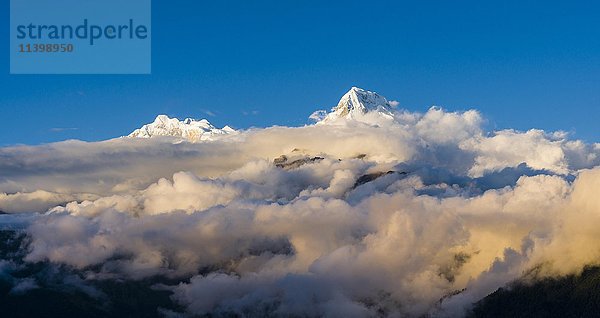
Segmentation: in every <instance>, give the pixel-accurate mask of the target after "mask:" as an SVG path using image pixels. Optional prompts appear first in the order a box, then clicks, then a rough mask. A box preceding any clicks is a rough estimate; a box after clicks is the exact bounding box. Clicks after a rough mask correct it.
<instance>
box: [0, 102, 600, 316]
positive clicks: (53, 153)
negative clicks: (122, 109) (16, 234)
mask: <svg viewBox="0 0 600 318" xmlns="http://www.w3.org/2000/svg"><path fill="white" fill-rule="evenodd" d="M375 115H376V114H374V115H370V114H366V117H369V116H372V118H371V117H370V118H367V119H368V120H363V121H356V120H347V121H338V122H332V123H326V124H323V123H317V124H315V125H309V126H304V127H270V128H266V129H251V130H248V131H243V132H240V133H239V134H236V135H233V136H230V137H227V138H223V139H219V140H215V141H206V142H201V143H191V142H187V141H182V140H179V139H173V138H168V137H161V138H149V139H143V140H141V139H130V138H118V139H114V140H108V141H104V142H97V143H86V142H80V141H66V142H61V143H55V144H48V145H43V146H18V147H9V148H0V158H1V160H0V192H2V193H1V194H0V210H1V211H3V212H4V213H9V214H18V213H28V214H26V215H28V218H27V219H26V220H27V221H26V226H25V230H24V231H25V233H26V234H27V235H28V237H29V239H30V242H29V246H28V250H27V253H26V256H24V259H25V261H27V262H50V263H51V264H62V265H66V266H70V267H72V268H74V269H77V270H81V272H82V273H85V274H84V275H83V277H84V279H85V280H98V279H124V280H140V279H144V278H147V277H155V276H162V277H168V278H169V279H172V280H173V281H177V282H178V283H174V284H165V285H162V286H161V287H160V288H165V289H167V290H169V291H171V292H172V299H173V300H174V301H176V302H177V303H179V304H181V305H182V306H183V308H185V311H184V312H182V313H179V314H182V315H185V314H193V315H202V314H208V313H211V314H215V315H219V314H224V315H226V314H237V315H242V316H248V317H261V316H265V315H275V316H277V315H281V316H286V315H298V316H309V317H320V316H328V317H368V316H382V315H383V316H390V317H399V316H409V317H412V316H422V315H433V316H458V315H463V314H465V312H466V310H468V309H469V306H470V305H471V304H472V303H473V302H475V301H477V300H479V299H481V298H482V297H485V296H486V295H487V294H489V293H491V292H493V291H494V290H496V289H497V288H498V287H501V286H504V285H506V284H507V283H509V282H511V281H513V280H515V279H519V278H522V277H523V276H524V275H526V274H527V273H530V272H531V271H532V270H535V271H536V275H540V276H548V275H551V276H554V275H562V274H568V273H574V272H577V271H579V270H581V269H582V267H583V266H584V265H587V264H594V263H597V262H598V260H600V251H597V250H595V249H593V248H591V247H593V246H597V245H598V243H600V233H599V232H598V231H597V230H596V229H595V226H594V225H595V224H598V222H599V221H600V199H599V197H598V196H597V189H598V188H600V167H598V166H600V144H586V143H584V142H582V141H578V140H571V139H570V138H569V136H568V135H567V134H565V133H562V132H557V133H547V132H544V131H541V130H529V131H526V132H519V131H515V130H501V131H492V132H488V131H485V130H484V129H483V128H482V125H483V123H484V119H483V118H482V116H481V114H480V113H479V112H477V111H475V110H470V111H466V112H448V111H445V110H443V109H441V108H439V107H432V108H431V109H429V110H428V111H427V112H425V113H412V112H408V111H403V110H398V111H395V112H394V114H393V118H388V117H385V118H379V117H377V116H375ZM282 155H283V156H282ZM31 213H34V214H31ZM9 217H11V218H13V219H14V215H3V216H0V218H4V219H6V218H9ZM7 223H10V222H7ZM21 283H22V286H21V287H18V288H17V287H15V288H16V289H15V290H20V291H22V292H26V290H27V288H34V286H35V281H23V282H21ZM173 314H175V313H173Z"/></svg>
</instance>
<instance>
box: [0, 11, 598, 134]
mask: <svg viewBox="0 0 600 318" xmlns="http://www.w3.org/2000/svg"><path fill="white" fill-rule="evenodd" d="M8 2H9V1H3V3H2V8H0V12H1V13H0V14H1V15H2V16H1V20H2V21H8V18H9V10H8ZM484 2H485V3H484ZM492 2H493V3H492ZM152 19H153V20H152V33H153V34H152V46H153V51H152V59H153V61H152V75H119V76H112V75H102V76H100V75H86V76H73V75H64V76H52V75H46V76H30V75H8V73H9V58H8V56H9V52H8V23H2V25H1V26H0V32H1V33H0V35H1V37H2V41H1V43H0V54H1V58H2V60H3V61H4V63H2V69H1V70H0V118H1V125H0V145H11V144H18V143H25V144H39V143H46V142H52V141H59V140H64V139H69V138H76V139H82V140H102V139H107V138H111V137H116V136H119V135H123V134H127V133H128V132H130V131H131V130H133V129H134V128H136V127H138V126H140V125H141V124H143V123H146V122H149V121H151V120H152V119H153V118H154V117H155V115H157V114H161V113H165V114H168V115H172V116H177V117H187V116H190V117H206V118H208V119H209V120H210V121H211V122H213V123H214V124H216V125H218V126H222V125H225V124H230V125H232V126H234V127H237V128H247V127H250V126H270V125H274V124H279V125H301V124H304V123H306V122H307V121H306V118H307V117H308V115H309V114H310V113H312V111H314V110H316V109H323V108H328V107H331V106H333V105H334V104H335V103H336V102H337V100H338V98H339V97H340V96H341V95H342V94H343V93H344V92H345V91H346V90H348V89H349V88H350V87H351V86H359V87H363V88H365V89H370V90H375V91H378V92H380V93H381V94H382V95H384V96H386V97H388V98H390V99H395V100H398V101H399V102H400V105H401V107H403V108H407V109H409V110H413V111H415V110H416V111H425V110H426V109H427V108H428V107H429V106H431V105H434V104H435V105H440V106H443V107H445V108H447V109H450V110H464V109H469V108H477V109H479V110H481V111H482V112H483V114H484V115H485V116H486V117H487V118H488V119H489V122H490V124H489V125H490V128H516V129H528V128H533V127H535V128H542V129H546V130H558V129H561V130H566V131H571V132H574V133H575V135H574V136H575V137H576V138H581V139H584V140H587V141H600V129H599V128H598V126H599V123H598V121H599V119H600V22H599V21H600V4H598V2H597V1H587V2H583V1H569V2H568V3H567V1H561V2H558V1H545V2H541V1H537V2H536V3H534V2H533V1H532V2H528V1H410V2H409V1H405V2H403V1H369V2H367V1H364V2H358V1H354V2H345V1H344V2H341V1H340V2H337V1H210V2H209V1H202V0H198V1H181V0H169V1H162V0H160V1H159V0H154V1H153V13H152ZM207 111H208V112H211V113H214V116H209V115H207V114H206V112H207ZM54 128H76V129H73V130H71V129H66V130H61V129H54Z"/></svg>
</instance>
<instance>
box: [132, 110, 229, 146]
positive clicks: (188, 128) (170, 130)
mask: <svg viewBox="0 0 600 318" xmlns="http://www.w3.org/2000/svg"><path fill="white" fill-rule="evenodd" d="M236 132H237V131H236V130H235V129H233V128H231V127H229V126H225V127H223V128H221V129H219V128H217V127H215V126H213V125H212V124H211V123H210V122H209V121H208V120H206V119H201V120H196V119H193V118H186V119H184V120H179V119H177V118H169V116H167V115H158V116H156V119H154V122H152V123H150V124H146V125H143V126H142V127H141V128H139V129H136V130H134V131H133V132H132V133H131V134H129V135H128V136H127V137H131V138H151V137H157V136H168V137H176V138H183V139H186V140H188V141H192V142H196V141H205V140H214V139H215V138H217V137H220V136H224V135H229V134H233V133H236Z"/></svg>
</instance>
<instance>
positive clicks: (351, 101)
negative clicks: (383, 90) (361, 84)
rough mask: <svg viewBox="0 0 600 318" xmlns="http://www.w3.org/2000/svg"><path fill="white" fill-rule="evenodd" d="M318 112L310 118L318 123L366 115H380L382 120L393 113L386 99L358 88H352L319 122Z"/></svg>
mask: <svg viewBox="0 0 600 318" xmlns="http://www.w3.org/2000/svg"><path fill="white" fill-rule="evenodd" d="M317 113H318V112H315V113H313V115H311V118H315V119H317V120H318V121H320V122H332V121H337V120H339V119H355V120H362V119H365V116H366V115H367V114H375V116H376V117H377V116H379V115H381V116H382V117H384V118H388V119H389V118H393V115H392V113H393V111H392V107H391V105H390V103H389V102H388V101H387V99H386V98H385V97H383V96H381V95H379V94H377V93H375V92H371V91H368V90H364V89H362V88H358V87H352V88H351V89H350V90H349V91H348V92H347V93H346V94H344V96H342V98H341V99H340V101H339V102H338V104H337V106H335V107H334V108H333V109H332V110H331V112H329V113H328V114H326V115H325V116H322V117H323V118H322V119H321V120H319V118H318V117H319V114H322V111H321V113H319V114H317Z"/></svg>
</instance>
